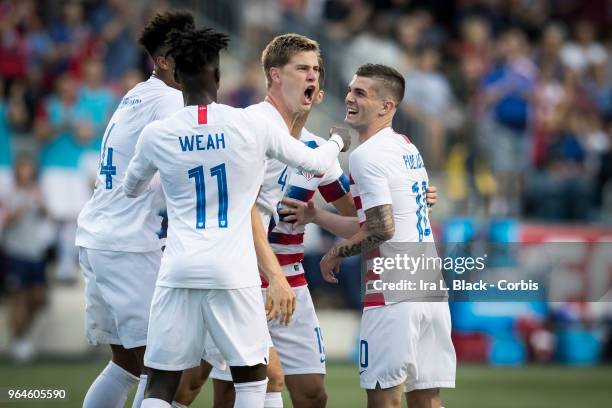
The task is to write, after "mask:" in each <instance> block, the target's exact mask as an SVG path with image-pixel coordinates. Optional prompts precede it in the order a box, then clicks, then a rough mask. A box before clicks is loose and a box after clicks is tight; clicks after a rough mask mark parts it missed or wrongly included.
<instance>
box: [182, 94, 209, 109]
mask: <svg viewBox="0 0 612 408" xmlns="http://www.w3.org/2000/svg"><path fill="white" fill-rule="evenodd" d="M216 100H217V95H211V94H210V93H208V92H206V91H201V92H183V102H184V103H185V106H190V105H209V104H211V103H213V102H215V101H216Z"/></svg>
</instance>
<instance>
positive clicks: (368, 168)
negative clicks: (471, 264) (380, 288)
mask: <svg viewBox="0 0 612 408" xmlns="http://www.w3.org/2000/svg"><path fill="white" fill-rule="evenodd" d="M349 172H350V179H351V193H352V195H353V199H354V201H355V207H356V208H357V216H358V217H359V222H360V224H363V223H364V222H365V213H364V211H365V210H368V209H370V208H372V207H377V206H380V205H384V204H392V206H393V221H394V223H395V234H394V235H393V237H392V238H391V239H390V240H389V241H388V242H433V241H434V238H433V234H432V232H431V226H430V224H429V216H428V211H427V201H426V190H427V184H428V182H429V179H428V177H427V171H426V170H425V165H424V163H423V159H422V157H421V154H420V153H419V151H418V149H417V148H416V146H414V145H413V144H412V143H411V142H410V140H409V139H408V138H407V137H406V136H404V135H401V134H399V133H396V132H395V131H394V130H393V129H392V128H390V127H388V128H385V129H382V130H380V131H379V132H378V133H376V134H375V135H373V136H372V137H370V138H369V139H368V140H366V141H365V142H364V143H362V144H361V145H360V146H359V147H357V148H356V149H355V150H354V151H353V153H352V154H351V156H350V158H349ZM376 279H378V276H377V275H374V274H372V273H368V276H366V285H367V284H368V282H369V281H370V280H376ZM384 304H385V302H384V298H383V296H382V293H374V294H372V295H371V296H370V295H366V299H365V306H366V307H367V306H376V305H384Z"/></svg>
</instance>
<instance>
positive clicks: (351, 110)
mask: <svg viewBox="0 0 612 408" xmlns="http://www.w3.org/2000/svg"><path fill="white" fill-rule="evenodd" d="M357 112H358V111H357V109H356V108H348V107H347V108H346V117H347V118H350V117H351V116H355V115H356V114H357Z"/></svg>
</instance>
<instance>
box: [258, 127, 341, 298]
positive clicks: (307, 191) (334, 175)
mask: <svg viewBox="0 0 612 408" xmlns="http://www.w3.org/2000/svg"><path fill="white" fill-rule="evenodd" d="M300 141H301V142H302V143H304V144H305V145H306V146H308V147H310V148H311V149H314V148H316V147H318V146H320V145H321V144H322V143H324V142H325V141H324V140H323V139H321V138H320V137H317V136H315V135H314V134H312V133H310V132H309V131H308V130H306V129H302V134H301V137H300ZM282 175H284V177H283V176H282ZM282 175H281V177H280V178H279V182H278V183H277V185H278V187H280V191H281V192H280V194H281V195H284V196H285V197H289V198H293V199H295V200H300V201H304V202H307V201H310V200H311V199H312V197H313V196H314V195H315V193H316V191H317V189H318V190H319V192H320V193H321V196H322V197H323V199H324V200H325V201H326V202H328V203H331V202H334V201H336V200H338V199H340V198H342V197H343V196H344V195H345V194H347V193H348V192H349V188H350V187H349V179H348V177H347V176H346V175H345V174H344V173H343V172H342V168H341V167H340V163H338V161H337V160H336V162H335V163H334V165H333V166H332V167H331V168H329V169H328V170H327V171H326V172H325V174H323V175H320V176H317V175H315V174H313V173H310V172H307V171H302V170H300V169H294V168H290V167H289V168H288V167H287V166H285V167H284V170H283V172H282ZM258 200H259V199H258ZM268 241H269V242H270V245H271V246H272V250H273V251H274V254H275V255H276V258H277V259H278V262H279V263H280V265H281V266H285V265H291V264H295V263H297V262H301V261H302V260H303V259H304V226H303V225H301V226H298V227H296V226H295V225H294V224H292V223H286V222H283V221H282V220H279V222H276V219H274V218H273V219H271V220H270V225H269V227H268ZM284 272H285V275H286V276H287V278H288V279H289V283H290V284H291V286H300V285H305V284H306V280H305V278H300V279H299V280H296V279H295V278H293V277H295V276H299V275H303V272H301V271H300V270H295V269H293V270H291V269H290V268H284ZM264 286H265V285H264Z"/></svg>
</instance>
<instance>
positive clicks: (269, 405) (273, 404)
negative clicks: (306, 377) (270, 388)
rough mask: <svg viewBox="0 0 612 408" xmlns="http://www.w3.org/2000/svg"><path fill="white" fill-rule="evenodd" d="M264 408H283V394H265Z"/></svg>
mask: <svg viewBox="0 0 612 408" xmlns="http://www.w3.org/2000/svg"><path fill="white" fill-rule="evenodd" d="M264 408H283V394H282V393H280V392H267V393H266V401H265V402H264Z"/></svg>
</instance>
